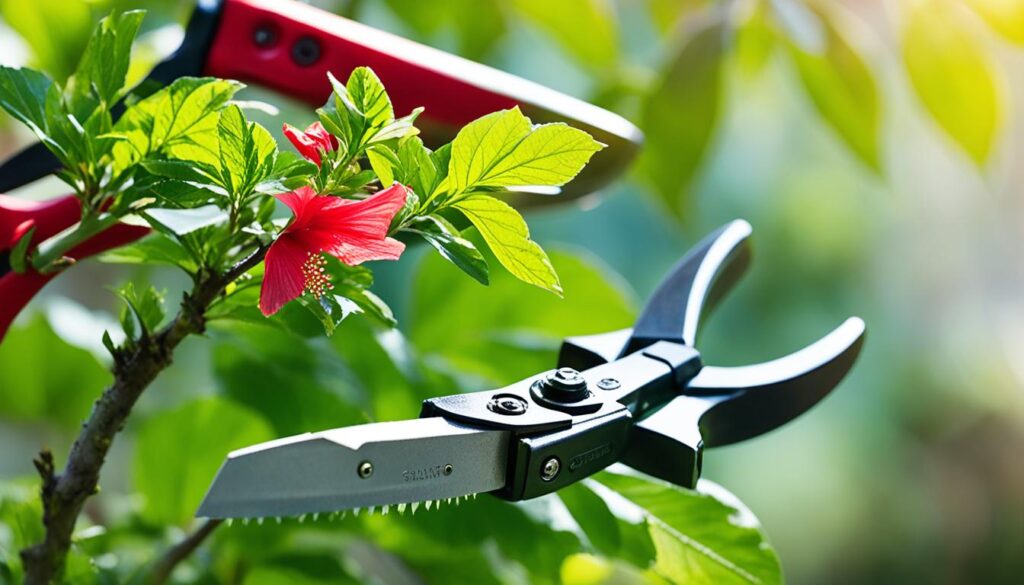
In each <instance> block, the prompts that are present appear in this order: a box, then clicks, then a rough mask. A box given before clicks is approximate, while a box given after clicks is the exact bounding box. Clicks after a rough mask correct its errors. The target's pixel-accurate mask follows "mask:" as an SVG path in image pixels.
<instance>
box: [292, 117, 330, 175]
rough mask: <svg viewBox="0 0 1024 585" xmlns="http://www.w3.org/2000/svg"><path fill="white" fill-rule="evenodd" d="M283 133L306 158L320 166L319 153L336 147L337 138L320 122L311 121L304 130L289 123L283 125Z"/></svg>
mask: <svg viewBox="0 0 1024 585" xmlns="http://www.w3.org/2000/svg"><path fill="white" fill-rule="evenodd" d="M283 130H284V135H285V138H287V139H288V140H289V141H291V143H292V144H293V145H295V148H296V149H297V150H298V151H299V154H301V155H302V156H303V157H305V158H306V160H309V161H313V162H314V163H316V165H317V166H320V160H321V153H323V152H331V151H334V150H336V149H337V148H338V139H337V138H335V137H334V136H332V135H331V134H330V133H329V132H328V131H327V130H326V129H325V128H324V125H323V124H321V123H320V122H313V123H312V124H310V125H309V127H308V128H306V130H305V132H303V131H302V130H299V129H298V128H296V127H295V126H292V125H290V124H285V125H284V128H283Z"/></svg>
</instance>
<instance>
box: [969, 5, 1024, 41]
mask: <svg viewBox="0 0 1024 585" xmlns="http://www.w3.org/2000/svg"><path fill="white" fill-rule="evenodd" d="M966 2H967V4H968V5H969V6H970V7H971V8H973V9H974V11H975V12H977V13H978V15H979V16H981V17H982V18H983V19H985V22H986V23H988V25H989V26H990V27H991V28H992V30H994V31H996V32H997V33H999V34H1000V35H1002V36H1003V37H1005V38H1006V39H1007V40H1009V41H1012V42H1014V43H1016V44H1018V45H1024V2H1021V1H1020V0H966Z"/></svg>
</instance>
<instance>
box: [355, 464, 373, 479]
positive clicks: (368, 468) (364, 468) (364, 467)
mask: <svg viewBox="0 0 1024 585" xmlns="http://www.w3.org/2000/svg"><path fill="white" fill-rule="evenodd" d="M358 472H359V477H361V478H363V479H366V478H368V477H370V476H371V475H373V463H370V462H369V461H363V462H362V463H360V464H359V468H358Z"/></svg>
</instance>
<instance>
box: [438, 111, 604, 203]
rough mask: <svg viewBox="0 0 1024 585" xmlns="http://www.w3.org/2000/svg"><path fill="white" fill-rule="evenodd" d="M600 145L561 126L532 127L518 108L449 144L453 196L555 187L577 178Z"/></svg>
mask: <svg viewBox="0 0 1024 585" xmlns="http://www.w3.org/2000/svg"><path fill="white" fill-rule="evenodd" d="M603 147H604V146H603V145H602V144H601V143H600V142H597V141H596V140H594V139H593V138H591V137H590V135H589V134H587V133H586V132H583V131H582V130H577V129H575V128H572V127H570V126H567V125H565V124H545V125H542V126H537V127H532V126H531V124H530V119H529V118H527V117H526V116H524V115H523V114H522V112H520V111H519V108H518V107H515V108H513V109H511V110H502V111H499V112H494V113H493V114H488V115H486V116H483V117H482V118H479V119H477V120H475V121H473V122H471V123H469V124H468V125H466V126H465V127H464V128H463V129H462V130H460V131H459V133H458V134H457V135H456V136H455V140H454V141H452V150H451V161H450V162H449V170H448V178H449V181H450V185H449V186H450V188H451V192H452V194H453V195H454V194H457V193H464V192H467V191H470V190H472V189H476V188H479V187H512V186H521V185H553V186H559V185H563V184H565V183H567V182H568V181H570V180H571V179H572V178H573V177H575V176H576V175H577V174H578V173H579V172H580V171H581V170H582V169H583V167H584V165H586V164H587V162H588V161H589V160H590V157H591V156H593V154H594V153H595V152H597V151H599V150H601V149H602V148H603Z"/></svg>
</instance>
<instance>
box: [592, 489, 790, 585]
mask: <svg viewBox="0 0 1024 585" xmlns="http://www.w3.org/2000/svg"><path fill="white" fill-rule="evenodd" d="M595 479H596V480H597V482H598V483H600V484H602V485H604V486H606V487H608V488H610V489H612V490H614V491H615V492H616V494H617V495H618V496H621V497H622V498H623V499H624V501H621V500H618V498H615V500H616V505H618V506H622V507H625V508H630V509H631V510H630V513H631V514H633V515H637V514H638V515H640V516H641V517H643V519H644V521H645V522H646V524H647V528H648V531H649V533H650V537H651V540H652V541H653V543H654V547H655V551H656V560H655V565H654V570H655V571H656V572H657V573H659V574H660V575H662V576H663V577H665V578H667V579H669V580H670V581H671V582H673V583H708V584H711V583H714V584H716V585H720V584H721V585H729V584H737V585H749V584H764V585H770V584H774V583H781V582H782V571H781V569H780V567H779V560H778V557H777V556H776V555H775V552H774V551H773V550H772V549H771V547H770V546H769V545H768V543H767V542H766V540H765V536H764V533H763V532H762V531H761V530H760V529H759V528H758V526H757V524H756V519H755V518H753V517H752V515H751V514H750V513H749V512H748V511H746V510H742V511H738V510H737V509H736V508H735V507H733V505H731V504H729V503H726V502H724V501H722V500H720V499H718V498H716V497H714V496H712V495H709V494H705V493H699V492H693V491H690V490H685V489H682V488H678V487H675V486H673V485H670V484H667V483H663V482H660V481H657V480H654V479H648V478H645V477H641V476H634V475H621V474H618V473H610V472H602V473H600V474H598V475H597V476H595ZM716 491H722V492H724V490H721V488H717V490H716Z"/></svg>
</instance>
